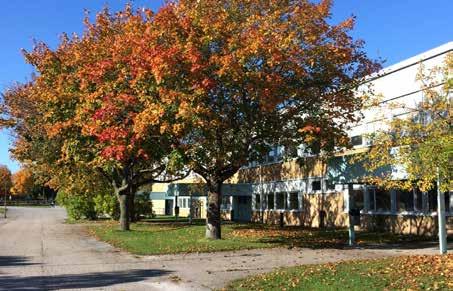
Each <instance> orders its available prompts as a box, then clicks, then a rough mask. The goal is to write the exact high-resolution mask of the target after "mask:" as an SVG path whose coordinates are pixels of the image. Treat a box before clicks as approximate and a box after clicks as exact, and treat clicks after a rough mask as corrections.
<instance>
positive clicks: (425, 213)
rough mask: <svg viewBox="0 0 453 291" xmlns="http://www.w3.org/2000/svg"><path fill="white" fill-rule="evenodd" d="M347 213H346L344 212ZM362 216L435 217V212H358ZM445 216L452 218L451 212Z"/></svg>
mask: <svg viewBox="0 0 453 291" xmlns="http://www.w3.org/2000/svg"><path fill="white" fill-rule="evenodd" d="M345 213H347V212H345ZM360 214H362V215H388V216H430V217H434V216H437V212H422V211H402V212H390V211H366V212H365V211H363V210H361V211H360ZM445 215H446V216H453V213H452V212H448V211H446V212H445Z"/></svg>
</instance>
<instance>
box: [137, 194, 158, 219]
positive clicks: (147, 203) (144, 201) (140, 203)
mask: <svg viewBox="0 0 453 291" xmlns="http://www.w3.org/2000/svg"><path fill="white" fill-rule="evenodd" d="M134 207H135V215H136V217H137V219H139V218H140V217H141V216H145V217H154V212H153V204H152V202H151V200H150V199H149V198H148V196H147V195H136V196H135V199H134Z"/></svg>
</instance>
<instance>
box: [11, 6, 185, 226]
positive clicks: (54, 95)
mask: <svg viewBox="0 0 453 291" xmlns="http://www.w3.org/2000/svg"><path fill="white" fill-rule="evenodd" d="M152 17H153V14H152V12H151V11H145V12H134V11H132V9H131V7H130V6H127V7H126V8H125V10H124V11H121V12H119V13H117V14H111V13H110V12H109V11H108V10H107V9H105V10H103V11H102V12H100V13H99V14H98V15H97V17H96V20H95V22H94V23H90V22H89V21H88V20H86V21H85V24H86V28H85V31H84V33H83V35H82V36H76V35H74V36H73V37H67V36H63V37H62V39H61V43H60V45H59V46H58V47H57V49H55V50H52V49H50V48H49V47H48V46H47V45H46V44H44V43H40V42H38V43H37V44H36V45H35V48H34V49H33V50H32V51H30V52H25V56H26V59H27V61H28V62H29V63H30V64H31V65H33V66H34V68H35V70H36V72H37V74H36V76H35V77H34V79H33V81H32V82H30V83H29V84H26V85H22V86H17V87H16V88H13V90H9V91H8V92H6V94H5V96H11V97H10V98H8V97H7V98H5V99H7V102H6V103H7V105H8V104H15V101H13V100H14V99H15V98H14V97H15V96H17V95H21V96H24V100H25V102H23V103H20V104H17V106H15V107H11V106H9V108H8V110H9V115H10V119H12V120H13V121H14V126H15V128H18V129H21V128H22V127H21V123H22V122H23V121H24V120H27V121H30V123H27V122H23V124H24V125H25V126H26V127H28V126H29V125H31V123H34V124H36V120H39V127H38V128H39V129H40V130H42V132H40V134H39V135H27V134H29V133H30V132H29V131H18V132H20V134H19V138H18V142H17V147H16V148H15V152H16V153H17V155H21V156H22V157H23V158H24V159H29V160H30V161H31V164H33V165H43V166H44V167H48V168H49V169H51V171H52V172H51V173H52V177H51V179H54V180H55V177H58V179H56V183H57V186H59V187H62V186H64V184H65V183H67V182H68V181H70V182H72V183H73V184H74V185H76V184H80V183H83V181H84V179H83V177H87V178H93V177H96V176H101V177H102V179H105V180H106V181H108V182H109V184H110V185H111V187H112V189H113V191H114V194H115V195H116V197H117V198H118V200H119V203H120V209H121V218H120V224H121V229H123V230H128V229H129V214H128V210H129V207H128V203H129V202H130V200H131V199H130V198H131V197H132V198H133V196H134V194H135V190H136V189H137V188H138V187H140V186H141V185H143V184H146V183H151V182H156V181H171V180H173V179H176V178H178V177H180V176H182V175H184V173H183V171H180V169H181V167H180V163H179V160H180V158H179V155H178V154H177V152H175V151H174V148H175V145H174V136H175V135H174V134H173V135H170V134H166V133H165V132H164V131H162V130H161V127H162V124H164V122H163V121H165V120H167V119H169V118H170V117H171V113H172V112H173V110H174V109H173V107H174V106H173V105H172V104H170V103H168V102H167V103H165V102H161V101H162V100H161V99H162V98H161V97H160V96H159V94H158V92H156V89H155V86H154V84H155V77H154V73H153V71H150V70H148V69H147V68H146V66H147V64H146V63H145V64H143V63H144V61H145V60H144V59H143V58H144V57H143V56H141V55H139V54H138V53H140V51H138V50H134V48H135V47H136V42H141V35H143V34H144V33H145V32H146V31H147V30H149V29H151V24H152ZM141 64H143V65H141ZM143 67H145V68H143ZM8 102H9V103H8ZM29 103H30V104H32V105H33V106H34V108H36V112H34V113H36V114H33V118H31V119H30V118H29V116H25V117H24V116H21V115H20V114H21V113H20V112H19V111H20V110H15V108H17V109H20V108H21V107H22V106H23V105H28V104H29ZM33 106H32V107H33ZM150 108H154V110H155V111H154V113H153V114H154V115H153V119H152V120H150V119H143V118H142V116H141V113H142V111H144V110H145V109H146V110H150ZM147 116H148V117H149V116H150V115H147ZM22 133H25V134H23V135H22ZM28 137H33V138H34V139H33V142H30V139H29V138H28ZM36 147H41V149H42V150H43V152H44V153H45V154H41V153H40V152H39V151H34V150H35V149H36ZM47 154H48V156H47ZM47 158H49V159H48V160H47V161H46V159H47ZM78 188H83V187H78Z"/></svg>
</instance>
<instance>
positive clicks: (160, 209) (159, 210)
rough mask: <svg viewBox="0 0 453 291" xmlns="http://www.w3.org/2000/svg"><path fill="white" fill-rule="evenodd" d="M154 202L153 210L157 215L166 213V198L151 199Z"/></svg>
mask: <svg viewBox="0 0 453 291" xmlns="http://www.w3.org/2000/svg"><path fill="white" fill-rule="evenodd" d="M151 201H152V203H153V211H154V213H155V214H156V215H165V200H161V199H154V200H151Z"/></svg>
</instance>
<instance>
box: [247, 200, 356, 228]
mask: <svg viewBox="0 0 453 291" xmlns="http://www.w3.org/2000/svg"><path fill="white" fill-rule="evenodd" d="M343 209H344V199H343V193H338V192H335V193H327V194H303V195H302V209H301V210H299V211H280V210H265V211H264V212H263V214H261V213H260V212H259V211H253V214H252V221H255V222H260V221H263V222H264V223H269V224H278V223H279V221H280V213H283V220H284V223H285V224H286V225H303V226H306V227H319V226H320V211H321V210H322V211H324V212H325V217H324V226H325V227H331V228H334V227H344V226H347V223H348V214H347V213H344V211H343ZM261 215H263V217H261Z"/></svg>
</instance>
